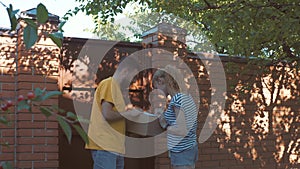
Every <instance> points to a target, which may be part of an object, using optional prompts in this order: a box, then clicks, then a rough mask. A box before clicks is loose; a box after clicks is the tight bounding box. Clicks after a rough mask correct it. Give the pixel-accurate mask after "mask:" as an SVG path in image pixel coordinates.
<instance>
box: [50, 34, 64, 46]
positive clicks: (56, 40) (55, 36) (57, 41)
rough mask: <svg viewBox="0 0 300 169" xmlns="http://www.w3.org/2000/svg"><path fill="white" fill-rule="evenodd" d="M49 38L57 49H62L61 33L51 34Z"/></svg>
mask: <svg viewBox="0 0 300 169" xmlns="http://www.w3.org/2000/svg"><path fill="white" fill-rule="evenodd" d="M49 37H50V39H51V40H52V41H53V42H54V43H55V44H56V45H57V46H58V47H62V39H63V34H62V33H61V32H54V33H51V34H50V35H49Z"/></svg>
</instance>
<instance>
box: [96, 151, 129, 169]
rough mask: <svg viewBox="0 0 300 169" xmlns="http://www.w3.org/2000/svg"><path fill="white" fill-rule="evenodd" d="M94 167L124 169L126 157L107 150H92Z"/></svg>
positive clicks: (99, 168)
mask: <svg viewBox="0 0 300 169" xmlns="http://www.w3.org/2000/svg"><path fill="white" fill-rule="evenodd" d="M92 157H93V160H94V167H93V168H94V169H123V168H124V157H123V156H122V155H120V154H118V153H114V152H109V151H105V150H92Z"/></svg>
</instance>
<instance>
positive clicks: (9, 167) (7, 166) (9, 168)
mask: <svg viewBox="0 0 300 169" xmlns="http://www.w3.org/2000/svg"><path fill="white" fill-rule="evenodd" d="M2 167H3V169H13V167H12V165H11V164H10V163H9V162H4V163H2Z"/></svg>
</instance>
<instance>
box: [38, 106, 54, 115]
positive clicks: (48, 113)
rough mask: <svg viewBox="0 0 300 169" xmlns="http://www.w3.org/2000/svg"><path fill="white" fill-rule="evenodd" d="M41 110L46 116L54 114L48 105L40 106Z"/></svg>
mask: <svg viewBox="0 0 300 169" xmlns="http://www.w3.org/2000/svg"><path fill="white" fill-rule="evenodd" d="M40 110H41V112H42V113H43V114H44V115H45V116H46V117H50V116H51V115H52V111H51V110H50V109H48V108H47V107H40Z"/></svg>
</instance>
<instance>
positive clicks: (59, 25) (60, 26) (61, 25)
mask: <svg viewBox="0 0 300 169" xmlns="http://www.w3.org/2000/svg"><path fill="white" fill-rule="evenodd" d="M65 23H66V21H62V22H60V23H59V24H58V30H59V31H61V32H64V31H63V29H62V27H63V26H64V25H65Z"/></svg>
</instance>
